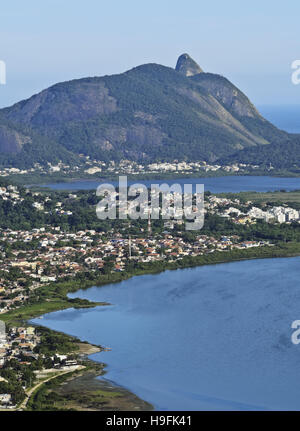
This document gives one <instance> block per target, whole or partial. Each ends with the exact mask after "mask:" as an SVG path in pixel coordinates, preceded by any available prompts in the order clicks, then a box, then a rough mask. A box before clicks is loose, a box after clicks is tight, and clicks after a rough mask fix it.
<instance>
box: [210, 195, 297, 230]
mask: <svg viewBox="0 0 300 431" xmlns="http://www.w3.org/2000/svg"><path fill="white" fill-rule="evenodd" d="M205 207H206V209H207V210H208V211H210V212H212V213H216V214H218V215H220V216H221V217H227V218H231V219H232V220H233V221H234V222H236V223H239V224H246V223H249V224H251V223H255V222H256V220H259V219H261V220H264V221H265V222H267V223H270V222H277V223H291V222H298V223H300V212H299V211H298V210H296V209H294V208H290V207H288V206H287V205H285V206H271V205H267V206H265V208H264V209H261V208H257V207H255V206H254V204H253V202H251V201H248V202H246V203H244V204H242V203H241V202H240V200H239V199H229V198H220V197H217V196H209V197H208V201H207V202H206V204H205Z"/></svg>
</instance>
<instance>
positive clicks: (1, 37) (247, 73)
mask: <svg viewBox="0 0 300 431" xmlns="http://www.w3.org/2000/svg"><path fill="white" fill-rule="evenodd" d="M299 17H300V2H299V0H286V1H282V0H280V1H279V0H251V2H250V1H249V2H245V1H242V0H226V1H225V0H210V1H207V0H205V1H202V0H185V1H182V0H151V1H150V0H147V1H146V0H126V1H125V0H106V1H102V0H98V1H97V0H85V1H79V0H42V1H39V0H26V1H25V0H10V1H9V2H2V4H1V9H0V23H1V25H0V60H3V61H5V62H6V67H7V84H6V85H0V106H1V107H3V106H8V105H10V104H12V103H14V102H16V101H19V100H21V99H24V98H27V97H29V96H31V95H32V94H34V93H37V92H39V91H40V90H42V89H44V88H46V87H48V86H49V85H51V84H54V83H56V82H59V81H65V80H69V79H73V78H80V77H84V76H95V75H98V76H101V75H105V74H113V73H120V72H123V71H125V70H128V69H130V68H132V67H134V66H137V65H139V64H143V63H150V62H155V63H160V64H164V65H166V66H171V67H174V66H175V63H176V59H177V57H178V56H179V55H180V54H181V53H183V52H188V53H189V54H190V55H191V56H192V57H193V58H194V59H195V60H196V61H197V62H198V63H199V64H200V66H201V67H202V68H203V69H204V70H205V71H209V72H215V73H220V74H222V75H224V76H226V77H227V78H229V79H230V80H231V81H232V82H233V83H234V84H235V85H237V86H238V87H240V88H241V89H242V90H243V91H244V92H246V94H247V95H248V96H249V97H250V99H251V100H252V101H253V102H254V103H255V104H275V105H278V104H300V85H298V86H295V85H293V84H292V83H291V73H292V71H291V63H292V61H294V60H296V59H300V43H299V31H298V30H299V24H300V23H299Z"/></svg>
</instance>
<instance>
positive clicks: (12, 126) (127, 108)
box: [0, 54, 289, 167]
mask: <svg viewBox="0 0 300 431" xmlns="http://www.w3.org/2000/svg"><path fill="white" fill-rule="evenodd" d="M287 140H289V135H288V134H287V133H286V132H283V131H281V130H278V129H277V128H276V127H275V126H273V125H272V124H271V123H269V122H268V121H267V120H265V119H264V118H263V117H262V116H261V115H260V114H259V112H258V111H257V110H256V108H255V107H254V106H253V104H252V103H251V102H250V101H249V99H248V98H247V97H246V96H245V94H243V93H242V92H241V91H240V90H239V89H238V88H236V87H235V86H234V85H233V84H232V83H231V82H230V81H228V80H227V79H226V78H224V77H223V76H221V75H216V74H212V73H205V72H203V71H202V69H201V68H200V66H199V65H198V64H197V63H196V62H195V61H194V60H193V59H191V57H190V56H189V55H188V54H183V55H181V56H180V57H179V58H178V61H177V65H176V68H175V69H172V68H169V67H165V66H162V65H158V64H145V65H142V66H138V67H135V68H133V69H131V70H129V71H127V72H125V73H122V74H119V75H112V76H103V77H91V78H83V79H76V80H72V81H68V82H63V83H59V84H56V85H53V86H52V87H49V88H48V89H46V90H44V91H42V92H40V93H38V94H36V95H34V96H32V97H31V98H29V99H27V100H23V101H21V102H19V103H16V104H15V105H13V106H11V107H9V108H5V109H1V110H0V163H1V164H10V165H13V166H26V167H27V166H29V165H30V164H31V165H32V164H33V163H35V162H36V161H39V162H40V163H42V162H52V161H55V160H59V159H61V160H63V161H68V162H70V163H72V162H74V163H76V161H77V160H78V156H79V154H84V155H87V156H90V157H92V158H96V159H100V160H120V159H124V158H126V159H131V160H136V161H140V162H150V161H156V160H174V159H178V160H195V159H198V160H206V161H216V160H218V159H224V158H226V157H230V156H231V155H233V154H236V153H238V152H239V151H241V150H244V149H247V148H256V147H260V146H269V145H273V144H277V145H280V144H282V143H284V142H286V141H287Z"/></svg>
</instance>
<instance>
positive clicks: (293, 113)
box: [257, 105, 300, 133]
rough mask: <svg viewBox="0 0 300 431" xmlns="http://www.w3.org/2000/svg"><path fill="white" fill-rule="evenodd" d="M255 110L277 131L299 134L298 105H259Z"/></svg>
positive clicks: (299, 110)
mask: <svg viewBox="0 0 300 431" xmlns="http://www.w3.org/2000/svg"><path fill="white" fill-rule="evenodd" d="M257 109H258V110H259V112H260V113H261V114H262V116H263V117H265V118H266V119H267V120H268V121H270V122H271V123H273V124H274V125H275V126H276V127H278V128H279V129H282V130H285V131H287V132H290V133H300V105H282V106H273V105H261V106H258V107H257Z"/></svg>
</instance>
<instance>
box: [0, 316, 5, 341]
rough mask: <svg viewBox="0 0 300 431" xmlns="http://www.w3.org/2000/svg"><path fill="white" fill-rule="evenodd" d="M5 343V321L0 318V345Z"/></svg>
mask: <svg viewBox="0 0 300 431" xmlns="http://www.w3.org/2000/svg"><path fill="white" fill-rule="evenodd" d="M5 343H6V328H5V323H4V322H3V321H2V320H0V346H1V344H5Z"/></svg>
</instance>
